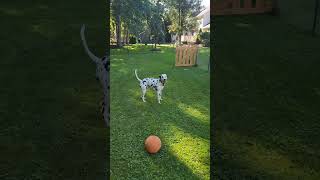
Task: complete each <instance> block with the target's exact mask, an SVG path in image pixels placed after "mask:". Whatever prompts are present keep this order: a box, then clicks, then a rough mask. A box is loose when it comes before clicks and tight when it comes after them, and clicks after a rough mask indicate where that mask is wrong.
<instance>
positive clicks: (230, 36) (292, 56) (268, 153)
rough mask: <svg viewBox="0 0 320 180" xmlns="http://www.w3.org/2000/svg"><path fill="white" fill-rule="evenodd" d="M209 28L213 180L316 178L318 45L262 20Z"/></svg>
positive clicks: (228, 20) (319, 153) (227, 21)
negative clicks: (212, 64)
mask: <svg viewBox="0 0 320 180" xmlns="http://www.w3.org/2000/svg"><path fill="white" fill-rule="evenodd" d="M215 27H216V28H215V30H216V31H215V38H214V39H215V42H214V44H215V48H214V57H215V59H214V62H215V69H214V76H213V83H214V89H213V96H214V105H213V106H214V108H215V119H214V127H215V129H214V130H213V132H214V133H213V142H214V145H213V146H214V147H215V152H214V165H213V167H212V168H213V170H214V175H215V178H217V179H289V180H291V179H314V180H317V179H320V173H319V172H320V150H319V149H320V140H319V139H320V111H319V107H320V84H319V77H320V71H319V69H320V61H319V60H320V53H319V52H320V45H319V44H320V38H319V37H317V38H312V37H311V36H310V32H305V31H304V30H302V31H299V29H297V28H294V27H292V26H287V25H286V22H284V21H281V20H280V19H279V18H278V17H273V16H268V15H256V16H255V15H252V16H234V17H215Z"/></svg>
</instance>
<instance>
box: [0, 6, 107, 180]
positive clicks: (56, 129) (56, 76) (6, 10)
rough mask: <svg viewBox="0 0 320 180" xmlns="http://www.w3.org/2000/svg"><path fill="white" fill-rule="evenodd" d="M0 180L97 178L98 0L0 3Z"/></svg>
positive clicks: (101, 127)
mask: <svg viewBox="0 0 320 180" xmlns="http://www.w3.org/2000/svg"><path fill="white" fill-rule="evenodd" d="M0 7H1V8H0V20H1V33H0V39H1V45H0V46H1V48H0V49H1V50H0V51H1V60H0V82H1V85H0V123H1V127H0V142H1V143H0V151H1V158H0V179H4V180H5V179H10V180H14V179H17V180H20V179H32V180H36V179H77V180H80V179H87V180H92V179H104V178H105V176H106V174H107V168H108V167H107V161H108V155H107V152H108V149H107V147H108V145H107V143H108V139H109V137H108V136H107V135H108V133H107V132H108V131H107V129H106V128H105V124H104V122H103V120H102V118H101V115H100V112H99V111H100V100H101V97H102V92H101V88H100V86H99V83H98V82H97V81H96V80H95V65H94V64H93V63H92V62H91V60H90V59H89V58H88V56H87V54H85V52H84V48H83V46H82V44H81V40H80V33H79V32H80V27H81V25H82V24H83V23H85V24H86V25H87V31H86V35H87V39H88V44H89V46H90V48H91V49H92V51H93V52H94V53H95V54H97V55H101V56H102V55H104V52H105V51H106V46H105V44H106V43H107V40H106V33H107V32H106V29H105V27H106V24H107V22H106V18H105V17H106V9H107V8H106V7H107V4H105V2H103V1H96V2H94V3H92V2H89V1H82V2H79V1H75V0H71V1H61V0H55V1H38V0H35V1H32V2H22V1H1V2H0Z"/></svg>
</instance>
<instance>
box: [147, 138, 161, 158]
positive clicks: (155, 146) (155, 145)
mask: <svg viewBox="0 0 320 180" xmlns="http://www.w3.org/2000/svg"><path fill="white" fill-rule="evenodd" d="M144 147H145V148H146V150H147V151H148V153H150V154H155V153H157V152H158V151H159V150H160V148H161V140H160V138H159V137H158V136H154V135H151V136H149V137H148V138H147V139H146V140H145V141H144Z"/></svg>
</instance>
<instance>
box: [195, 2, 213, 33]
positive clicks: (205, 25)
mask: <svg viewBox="0 0 320 180" xmlns="http://www.w3.org/2000/svg"><path fill="white" fill-rule="evenodd" d="M196 17H197V19H198V22H199V30H200V29H201V31H202V32H210V7H207V8H206V9H204V10H203V11H202V12H201V13H200V14H198V15H197V16H196Z"/></svg>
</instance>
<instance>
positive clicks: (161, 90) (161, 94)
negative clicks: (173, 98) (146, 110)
mask: <svg viewBox="0 0 320 180" xmlns="http://www.w3.org/2000/svg"><path fill="white" fill-rule="evenodd" d="M160 100H161V101H162V90H161V91H160Z"/></svg>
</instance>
